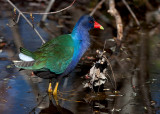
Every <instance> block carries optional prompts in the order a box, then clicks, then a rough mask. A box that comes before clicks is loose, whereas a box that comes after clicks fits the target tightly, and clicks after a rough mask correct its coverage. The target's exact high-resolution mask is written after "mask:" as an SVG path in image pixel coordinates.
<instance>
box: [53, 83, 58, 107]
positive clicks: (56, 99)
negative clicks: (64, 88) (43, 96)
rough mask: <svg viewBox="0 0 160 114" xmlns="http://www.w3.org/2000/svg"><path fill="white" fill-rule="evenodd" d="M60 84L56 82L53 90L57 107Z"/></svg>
mask: <svg viewBox="0 0 160 114" xmlns="http://www.w3.org/2000/svg"><path fill="white" fill-rule="evenodd" d="M58 84H59V82H56V85H55V88H54V90H53V98H54V100H55V102H56V105H58V96H57V90H58Z"/></svg>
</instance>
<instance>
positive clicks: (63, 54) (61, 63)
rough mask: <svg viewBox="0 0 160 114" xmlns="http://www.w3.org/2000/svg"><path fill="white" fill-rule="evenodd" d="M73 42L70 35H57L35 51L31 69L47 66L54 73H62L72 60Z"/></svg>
mask: <svg viewBox="0 0 160 114" xmlns="http://www.w3.org/2000/svg"><path fill="white" fill-rule="evenodd" d="M73 53H74V42H73V40H72V38H71V35H62V36H59V37H57V38H55V39H53V40H51V41H49V42H47V43H45V44H44V45H42V47H41V48H39V49H38V50H37V51H35V52H34V53H33V54H34V59H35V63H34V65H33V67H32V68H33V69H42V68H47V69H50V71H52V72H55V73H56V74H60V73H63V72H64V71H65V69H66V68H67V67H68V65H69V64H70V63H71V61H72V57H73Z"/></svg>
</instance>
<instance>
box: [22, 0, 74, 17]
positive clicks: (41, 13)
mask: <svg viewBox="0 0 160 114" xmlns="http://www.w3.org/2000/svg"><path fill="white" fill-rule="evenodd" d="M75 1H76V0H74V1H73V2H72V3H71V4H70V5H69V6H67V7H65V8H63V9H61V10H58V11H54V12H48V13H47V12H45V13H44V12H42V13H41V12H39V13H38V12H22V13H24V14H30V13H32V14H37V15H49V14H55V13H59V12H62V11H64V10H67V9H69V8H70V7H72V6H73V4H74V3H75Z"/></svg>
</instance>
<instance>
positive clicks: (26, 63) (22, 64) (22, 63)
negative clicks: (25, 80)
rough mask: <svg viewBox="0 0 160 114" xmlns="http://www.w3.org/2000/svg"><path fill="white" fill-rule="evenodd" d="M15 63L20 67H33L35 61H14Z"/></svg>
mask: <svg viewBox="0 0 160 114" xmlns="http://www.w3.org/2000/svg"><path fill="white" fill-rule="evenodd" d="M13 63H14V65H15V66H16V67H18V68H23V69H32V66H33V65H34V61H13Z"/></svg>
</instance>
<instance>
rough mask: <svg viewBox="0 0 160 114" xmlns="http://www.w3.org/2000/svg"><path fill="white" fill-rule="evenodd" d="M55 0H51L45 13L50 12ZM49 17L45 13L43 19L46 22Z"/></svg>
mask: <svg viewBox="0 0 160 114" xmlns="http://www.w3.org/2000/svg"><path fill="white" fill-rule="evenodd" d="M54 2H55V0H50V2H49V4H48V7H47V8H46V10H45V13H48V12H49V11H50V9H51V7H52V5H53V4H54ZM46 18H47V15H43V17H42V21H43V22H44V21H45V20H46Z"/></svg>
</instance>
